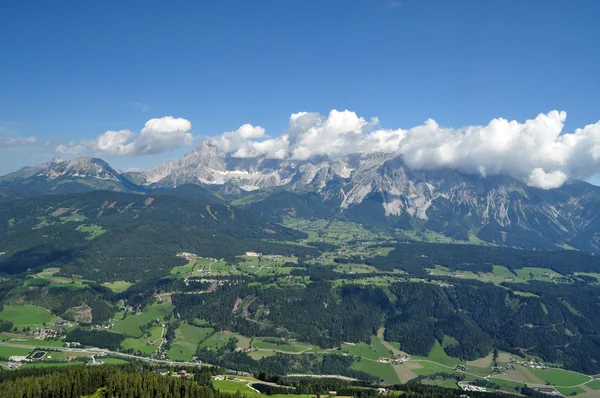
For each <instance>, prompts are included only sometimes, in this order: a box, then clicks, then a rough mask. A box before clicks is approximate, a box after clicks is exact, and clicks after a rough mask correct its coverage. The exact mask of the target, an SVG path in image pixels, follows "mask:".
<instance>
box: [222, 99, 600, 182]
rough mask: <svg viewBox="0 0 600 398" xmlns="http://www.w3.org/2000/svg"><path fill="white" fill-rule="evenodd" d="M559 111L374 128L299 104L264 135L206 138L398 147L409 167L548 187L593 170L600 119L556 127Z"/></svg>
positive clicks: (315, 146)
mask: <svg viewBox="0 0 600 398" xmlns="http://www.w3.org/2000/svg"><path fill="white" fill-rule="evenodd" d="M566 117H567V114H566V113H565V112H559V111H551V112H548V113H547V114H543V113H542V114H539V115H538V116H537V117H535V118H534V119H530V120H527V121H525V122H522V123H521V122H518V121H514V120H513V121H509V120H506V119H503V118H498V119H494V120H492V121H490V123H489V124H487V125H485V126H467V127H463V128H459V129H454V128H446V127H442V126H440V125H439V124H438V123H437V122H436V121H435V120H433V119H429V120H427V121H425V123H424V124H422V125H420V126H416V127H412V128H410V129H407V130H404V129H395V130H390V129H382V128H378V127H379V121H378V119H377V118H373V119H371V120H369V121H367V120H366V119H365V118H362V117H359V116H358V115H357V114H356V113H354V112H351V111H348V110H345V111H338V110H332V111H331V112H330V113H329V115H327V116H323V115H321V114H318V113H307V112H299V113H295V114H292V115H291V116H290V122H289V127H288V129H287V130H285V131H284V132H283V133H282V134H281V135H280V136H279V137H276V138H270V137H267V136H266V135H265V131H264V129H262V128H261V127H254V126H251V125H244V126H242V127H240V128H239V129H238V130H236V131H233V132H227V133H224V134H222V135H221V136H218V137H215V138H212V139H211V141H212V142H213V143H214V144H215V145H217V146H218V147H219V148H220V149H221V150H223V151H224V152H227V153H230V154H231V155H232V156H236V157H253V156H266V157H270V158H278V159H284V158H291V159H298V160H306V159H310V158H312V157H315V156H319V155H325V156H331V157H338V156H345V155H348V154H352V153H358V154H370V153H375V152H386V153H398V154H401V155H403V156H404V160H405V162H406V164H407V165H408V166H409V167H412V168H415V169H433V168H440V167H448V168H453V169H457V170H461V171H463V172H466V173H472V174H481V175H484V176H485V175H494V174H508V175H510V176H513V177H515V178H519V179H522V180H524V181H526V182H527V183H528V184H529V185H532V186H535V187H539V188H543V189H551V188H556V187H558V186H561V185H562V184H563V183H564V182H565V181H566V180H567V179H569V178H578V179H586V178H589V177H590V176H592V175H594V174H596V173H598V172H600V121H599V122H598V123H596V124H591V125H588V126H586V127H584V128H582V129H577V130H575V132H573V133H564V132H563V128H564V123H565V120H566Z"/></svg>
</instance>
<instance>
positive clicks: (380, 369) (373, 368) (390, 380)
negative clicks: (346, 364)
mask: <svg viewBox="0 0 600 398" xmlns="http://www.w3.org/2000/svg"><path fill="white" fill-rule="evenodd" d="M352 369H355V370H362V371H363V372H365V373H368V374H370V375H373V376H377V377H379V378H380V379H381V380H383V382H384V383H385V384H397V383H400V380H399V379H398V375H397V374H396V371H395V370H394V368H393V367H392V365H389V364H387V363H381V362H377V361H369V360H368V359H363V360H361V361H359V362H354V363H353V364H352Z"/></svg>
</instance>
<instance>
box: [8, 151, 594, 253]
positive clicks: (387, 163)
mask: <svg viewBox="0 0 600 398" xmlns="http://www.w3.org/2000/svg"><path fill="white" fill-rule="evenodd" d="M130 174H131V173H130ZM133 181H135V183H134V182H133ZM138 184H139V185H138ZM184 184H197V185H201V186H204V187H208V188H210V189H211V190H218V191H219V192H220V193H221V194H224V195H235V194H242V193H244V192H248V191H254V190H258V189H267V190H274V188H277V189H275V190H274V191H288V192H290V193H292V194H293V195H297V197H296V198H293V197H292V196H293V195H292V196H290V195H287V196H285V197H281V198H279V200H278V201H277V202H274V206H282V208H281V209H274V210H273V212H274V213H275V214H296V213H298V212H299V213H302V214H309V213H310V212H311V211H312V210H313V209H318V214H315V215H314V216H318V217H323V216H325V217H330V216H334V215H336V216H337V215H340V214H341V215H343V216H345V217H347V218H349V219H350V220H353V221H357V222H361V223H365V224H379V225H382V226H383V225H385V226H386V227H392V228H394V229H409V228H414V229H418V230H429V231H433V232H436V233H439V234H442V235H445V236H447V237H450V238H452V239H456V240H461V241H470V240H473V239H479V240H481V241H484V242H488V243H493V244H500V245H507V246H515V247H527V248H539V249H547V248H558V247H562V248H569V247H573V248H578V249H581V250H586V251H589V252H594V253H596V252H599V253H600V217H598V208H600V188H598V187H595V186H593V185H590V184H588V183H585V182H581V181H572V182H568V183H566V184H564V185H563V186H562V187H560V188H557V189H552V190H542V189H538V188H532V187H530V186H528V185H527V184H526V183H524V182H523V181H520V180H517V179H514V178H511V177H507V176H502V175H497V176H488V177H481V176H478V175H469V174H465V173H461V172H458V171H455V170H450V169H436V170H414V169H411V168H409V167H407V166H406V165H405V163H404V161H403V158H402V156H399V155H397V154H389V153H385V154H384V153H375V154H369V155H360V154H355V155H349V156H344V157H339V158H333V159H332V158H327V157H318V158H313V159H310V160H304V161H298V160H291V159H268V158H236V157H233V156H230V155H228V154H225V153H223V152H221V151H220V150H219V149H218V148H217V147H216V146H215V145H213V144H212V143H211V142H209V141H205V142H203V143H201V144H200V145H198V146H197V147H196V148H195V149H193V150H192V151H190V152H188V153H186V154H185V155H184V156H183V157H182V158H181V159H180V160H178V161H168V162H165V163H162V164H160V165H159V166H157V167H156V168H154V169H152V170H150V171H148V172H146V173H136V175H135V179H132V176H128V175H127V173H124V174H120V173H118V172H117V171H115V170H114V169H113V168H111V167H110V166H109V165H108V164H107V163H106V162H104V161H102V160H100V159H94V158H89V157H81V158H76V159H73V160H70V161H64V160H62V159H60V158H55V159H52V160H51V161H49V162H46V163H44V164H41V165H38V166H35V167H26V168H23V169H21V170H19V171H17V172H14V173H11V174H8V175H6V176H4V177H0V200H2V199H3V198H5V199H4V200H10V198H14V197H27V196H34V194H33V193H32V192H35V193H36V194H38V195H39V194H46V193H68V192H81V191H86V190H93V189H104V190H130V191H136V190H142V191H143V190H152V189H154V188H174V187H178V186H181V185H184ZM3 189H4V191H3ZM24 189H28V190H29V191H27V192H25V193H23V190H24ZM40 192H41V193H40ZM302 195H304V196H305V197H304V198H303V197H301V196H302ZM303 201H304V202H303ZM288 202H289V203H288ZM302 203H303V204H302ZM297 206H301V207H302V208H298V207H297ZM268 212H269V208H268V207H265V206H263V207H261V210H260V214H266V213H268Z"/></svg>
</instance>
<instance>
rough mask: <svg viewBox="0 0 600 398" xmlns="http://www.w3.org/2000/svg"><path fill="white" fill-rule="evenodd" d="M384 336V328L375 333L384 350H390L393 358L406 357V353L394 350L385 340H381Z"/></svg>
mask: <svg viewBox="0 0 600 398" xmlns="http://www.w3.org/2000/svg"><path fill="white" fill-rule="evenodd" d="M384 334H385V328H384V327H381V328H379V330H378V331H377V338H378V339H379V340H380V341H381V344H383V345H384V346H385V348H387V349H388V350H390V351H391V352H392V355H394V356H402V355H408V354H407V353H406V352H404V351H400V350H399V349H397V348H395V347H394V346H392V345H391V344H390V343H388V342H387V341H385V339H384V338H383V336H384Z"/></svg>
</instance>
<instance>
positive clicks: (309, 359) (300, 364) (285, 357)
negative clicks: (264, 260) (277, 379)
mask: <svg viewBox="0 0 600 398" xmlns="http://www.w3.org/2000/svg"><path fill="white" fill-rule="evenodd" d="M196 357H197V358H198V359H200V360H201V361H203V362H207V363H211V364H214V365H218V366H222V367H224V368H229V369H235V370H238V371H243V372H248V373H253V374H259V373H261V372H263V373H265V374H277V375H285V374H290V373H310V374H324V375H342V376H347V377H352V378H357V379H361V380H366V381H371V382H377V381H378V380H379V379H378V378H377V377H375V376H373V375H370V374H368V373H365V372H362V371H358V370H354V369H352V368H351V366H352V364H353V363H354V360H353V359H352V358H351V357H345V356H342V355H335V354H326V355H322V356H320V355H314V354H298V355H293V354H282V353H276V354H275V355H273V356H270V357H265V358H261V359H258V360H255V359H252V358H251V357H250V356H248V355H247V354H246V353H243V352H240V351H235V343H233V344H232V345H230V346H227V345H224V346H222V347H220V348H219V349H218V350H215V349H207V348H202V349H199V350H198V351H197V352H196Z"/></svg>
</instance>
